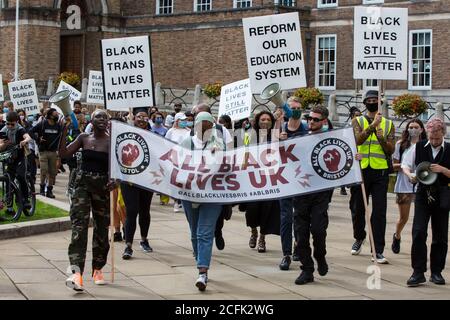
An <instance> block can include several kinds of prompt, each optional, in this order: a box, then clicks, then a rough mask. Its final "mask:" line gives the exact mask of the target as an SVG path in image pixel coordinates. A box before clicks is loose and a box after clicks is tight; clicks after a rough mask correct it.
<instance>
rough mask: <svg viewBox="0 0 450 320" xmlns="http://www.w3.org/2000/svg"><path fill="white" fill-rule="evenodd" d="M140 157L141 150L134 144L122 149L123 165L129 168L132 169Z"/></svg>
mask: <svg viewBox="0 0 450 320" xmlns="http://www.w3.org/2000/svg"><path fill="white" fill-rule="evenodd" d="M138 157H139V148H138V147H137V146H136V145H134V144H131V143H129V144H127V145H126V146H125V147H123V149H122V163H123V165H125V166H127V167H131V165H132V164H133V162H134V161H135V160H136V159H137V158H138Z"/></svg>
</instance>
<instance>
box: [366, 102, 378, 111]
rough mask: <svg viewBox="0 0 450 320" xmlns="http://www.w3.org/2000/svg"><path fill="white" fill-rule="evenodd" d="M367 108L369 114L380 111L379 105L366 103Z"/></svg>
mask: <svg viewBox="0 0 450 320" xmlns="http://www.w3.org/2000/svg"><path fill="white" fill-rule="evenodd" d="M366 107H367V110H369V112H375V111H377V110H378V103H366Z"/></svg>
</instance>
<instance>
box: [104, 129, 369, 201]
mask: <svg viewBox="0 0 450 320" xmlns="http://www.w3.org/2000/svg"><path fill="white" fill-rule="evenodd" d="M355 154H356V144H355V138H354V134H353V129H352V128H346V129H341V130H334V131H331V132H325V133H320V134H315V135H308V136H303V137H297V138H293V139H289V140H285V141H282V142H277V143H271V144H261V145H254V146H249V147H241V148H238V149H233V150H229V151H216V152H213V153H212V152H211V151H208V150H195V151H193V150H190V149H186V148H183V147H182V146H180V145H179V144H176V143H174V142H171V141H169V140H167V139H165V138H163V137H161V136H159V135H157V134H154V133H152V132H150V131H148V130H143V129H140V128H138V127H134V126H130V125H128V124H126V123H122V122H118V121H112V125H111V149H110V157H111V158H110V168H111V170H110V175H111V179H118V180H120V181H125V182H130V183H133V184H135V185H138V186H140V187H142V188H146V189H149V190H153V191H155V192H160V193H162V194H166V195H169V196H171V197H173V198H176V199H182V200H189V201H193V202H198V203H237V202H246V201H263V200H269V199H280V198H286V197H292V196H295V195H299V194H306V193H311V192H317V191H321V190H326V189H332V188H335V187H338V186H342V185H350V184H355V183H360V182H361V170H360V168H359V162H358V161H355V160H354V157H355Z"/></svg>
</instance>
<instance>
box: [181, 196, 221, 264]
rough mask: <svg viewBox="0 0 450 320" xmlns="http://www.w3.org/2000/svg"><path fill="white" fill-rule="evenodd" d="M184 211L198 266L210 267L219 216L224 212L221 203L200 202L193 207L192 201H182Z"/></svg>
mask: <svg viewBox="0 0 450 320" xmlns="http://www.w3.org/2000/svg"><path fill="white" fill-rule="evenodd" d="M182 204H183V208H184V213H185V214H186V218H187V220H188V222H189V227H190V229H191V241H192V248H193V249H194V256H195V260H196V261H197V268H209V264H210V262H211V255H212V246H213V241H214V231H215V229H216V222H217V218H218V217H219V215H220V213H221V212H222V205H220V204H209V203H205V204H200V206H199V207H198V208H193V207H192V202H190V201H184V200H183V201H182Z"/></svg>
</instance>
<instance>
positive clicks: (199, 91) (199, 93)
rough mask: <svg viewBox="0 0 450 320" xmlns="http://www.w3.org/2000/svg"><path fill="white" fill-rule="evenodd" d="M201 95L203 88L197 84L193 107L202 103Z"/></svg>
mask: <svg viewBox="0 0 450 320" xmlns="http://www.w3.org/2000/svg"><path fill="white" fill-rule="evenodd" d="M201 94H202V86H201V85H199V84H197V85H196V86H195V89H194V100H193V101H192V105H193V106H196V105H198V104H199V103H200V95H201Z"/></svg>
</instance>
